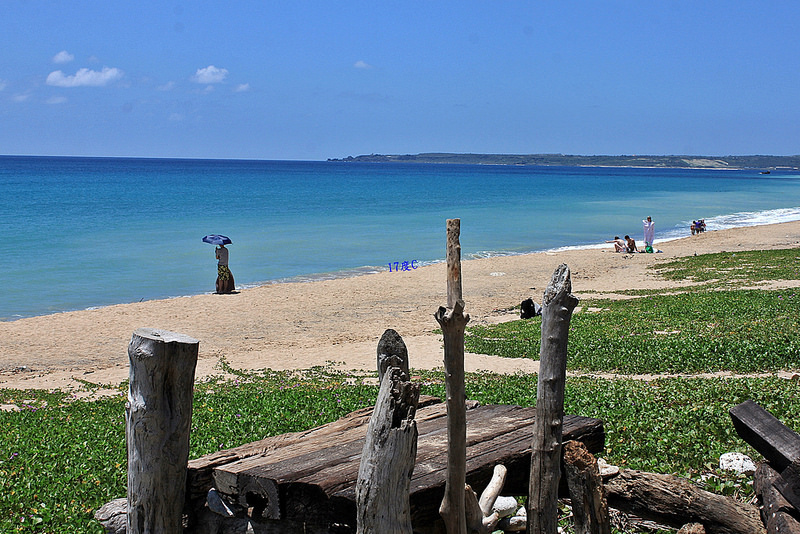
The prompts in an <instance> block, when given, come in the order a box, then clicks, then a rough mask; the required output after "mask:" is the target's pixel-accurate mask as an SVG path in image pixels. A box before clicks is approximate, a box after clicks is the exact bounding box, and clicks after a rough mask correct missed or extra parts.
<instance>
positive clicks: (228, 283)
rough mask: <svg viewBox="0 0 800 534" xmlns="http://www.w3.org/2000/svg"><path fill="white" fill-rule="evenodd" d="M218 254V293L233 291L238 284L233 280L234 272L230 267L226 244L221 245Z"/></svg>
mask: <svg viewBox="0 0 800 534" xmlns="http://www.w3.org/2000/svg"><path fill="white" fill-rule="evenodd" d="M216 256H217V293H220V294H222V293H233V290H234V289H236V285H235V284H234V282H233V274H232V273H231V270H230V269H229V268H228V249H227V248H225V245H219V246H218V247H217V250H216Z"/></svg>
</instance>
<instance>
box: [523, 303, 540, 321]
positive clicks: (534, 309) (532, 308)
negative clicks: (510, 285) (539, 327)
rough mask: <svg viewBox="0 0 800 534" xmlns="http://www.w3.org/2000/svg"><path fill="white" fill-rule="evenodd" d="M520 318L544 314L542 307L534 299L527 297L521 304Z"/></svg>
mask: <svg viewBox="0 0 800 534" xmlns="http://www.w3.org/2000/svg"><path fill="white" fill-rule="evenodd" d="M520 308H521V309H520V312H519V318H520V319H530V318H531V317H536V316H537V315H541V314H542V307H541V306H539V305H538V304H536V303H535V302H533V299H531V298H527V299H525V300H523V301H522V303H521V304H520Z"/></svg>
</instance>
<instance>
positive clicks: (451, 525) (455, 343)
mask: <svg viewBox="0 0 800 534" xmlns="http://www.w3.org/2000/svg"><path fill="white" fill-rule="evenodd" d="M460 228H461V220H460V219H448V220H447V306H448V308H449V309H445V308H444V307H440V308H439V309H438V310H437V311H436V313H435V314H434V317H435V318H436V321H437V322H438V323H439V326H441V328H442V333H443V334H444V369H445V387H446V391H447V479H446V481H445V490H444V498H443V499H442V505H441V506H440V507H439V515H441V516H442V519H443V520H444V524H445V528H446V529H447V533H448V534H466V533H467V523H466V508H465V505H464V502H465V501H464V488H465V485H466V469H467V409H466V405H465V400H466V395H465V393H464V329H465V328H466V326H467V322H469V314H466V313H464V301H463V300H462V299H461V244H460V243H459V233H460Z"/></svg>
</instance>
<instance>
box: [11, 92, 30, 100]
mask: <svg viewBox="0 0 800 534" xmlns="http://www.w3.org/2000/svg"><path fill="white" fill-rule="evenodd" d="M30 96H31V95H30V94H28V93H20V94H18V95H14V96H13V97H11V100H13V101H14V102H25V101H26V100H28V99H29V98H30Z"/></svg>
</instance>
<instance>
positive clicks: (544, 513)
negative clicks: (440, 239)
mask: <svg viewBox="0 0 800 534" xmlns="http://www.w3.org/2000/svg"><path fill="white" fill-rule="evenodd" d="M571 291H572V282H571V280H570V274H569V267H567V266H566V265H565V264H563V263H562V264H561V265H559V266H558V267H557V268H556V270H555V272H554V273H553V277H552V278H551V279H550V283H549V284H548V285H547V289H545V292H544V297H543V299H542V340H541V349H540V352H539V381H538V386H537V391H536V420H535V421H534V425H533V443H532V445H531V473H530V481H529V487H528V505H527V512H528V532H529V534H556V533H557V532H558V482H559V478H560V476H561V471H560V469H561V468H560V466H561V429H562V426H563V423H564V386H565V382H566V378H567V337H568V335H569V323H570V319H571V318H572V311H573V310H574V309H575V306H577V304H578V299H577V298H576V297H575V296H574V295H572V294H571V293H570V292H571Z"/></svg>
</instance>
